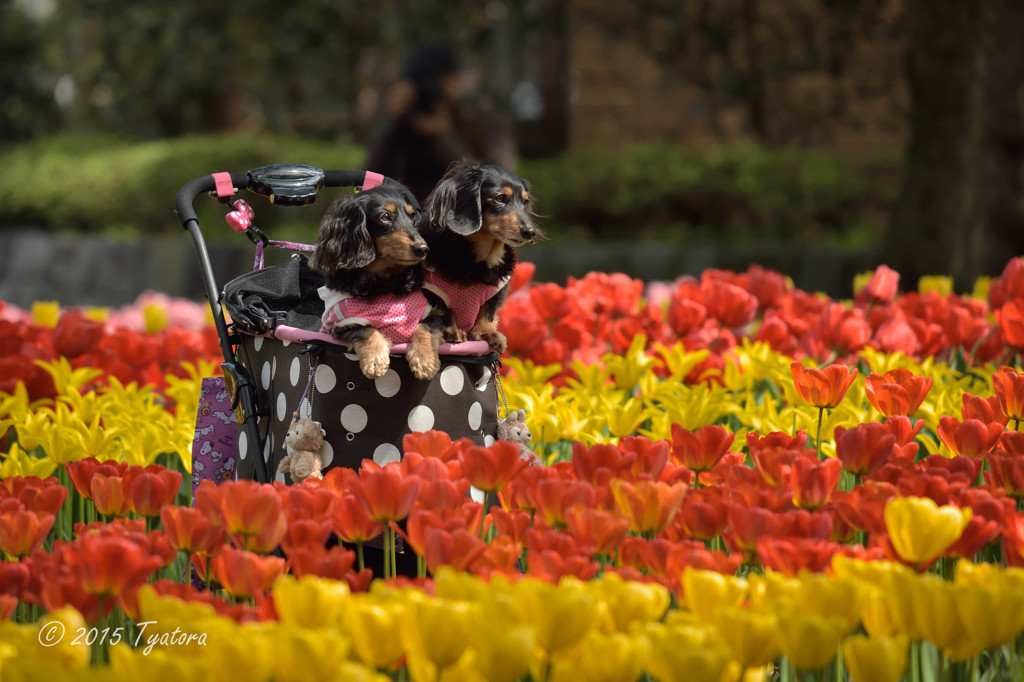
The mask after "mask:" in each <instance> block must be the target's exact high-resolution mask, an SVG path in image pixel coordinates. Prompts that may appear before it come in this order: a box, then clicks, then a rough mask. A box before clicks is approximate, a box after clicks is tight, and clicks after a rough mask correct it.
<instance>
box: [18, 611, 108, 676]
mask: <svg viewBox="0 0 1024 682" xmlns="http://www.w3.org/2000/svg"><path fill="white" fill-rule="evenodd" d="M86 627H87V626H86V623H85V619H84V618H82V614H80V613H79V612H78V611H76V610H75V609H74V607H71V606H64V607H62V608H59V609H56V610H53V611H49V612H47V613H46V614H44V615H43V616H40V618H39V620H38V621H36V625H35V627H34V629H35V631H36V638H35V639H36V641H35V642H32V641H31V640H29V642H28V646H26V647H25V648H26V650H28V651H32V650H35V651H36V652H38V653H37V656H39V658H44V657H45V658H46V659H50V660H53V661H55V662H56V663H58V664H59V665H60V667H62V668H64V669H65V670H82V669H84V668H85V667H86V666H88V665H89V656H90V654H91V651H90V647H88V646H86V645H83V644H82V643H81V641H78V642H77V643H76V642H75V636H76V635H77V634H78V633H79V631H84V630H85V629H86ZM33 645H34V646H33ZM30 655H31V654H30ZM37 660H38V659H37ZM5 679H6V678H5Z"/></svg>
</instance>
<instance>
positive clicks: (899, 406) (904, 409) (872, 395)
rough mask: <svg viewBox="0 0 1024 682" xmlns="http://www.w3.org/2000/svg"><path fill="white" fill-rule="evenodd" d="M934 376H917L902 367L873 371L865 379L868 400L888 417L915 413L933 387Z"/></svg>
mask: <svg viewBox="0 0 1024 682" xmlns="http://www.w3.org/2000/svg"><path fill="white" fill-rule="evenodd" d="M932 381H933V380H932V378H931V377H923V376H916V375H914V374H913V373H911V371H910V370H909V369H906V368H904V367H900V368H897V369H893V370H890V371H888V372H886V373H885V374H878V373H876V372H871V373H870V374H869V375H868V376H867V378H865V380H864V393H865V394H866V395H867V399H868V402H870V403H871V405H872V406H873V407H874V408H875V409H876V410H878V411H879V412H881V413H882V414H883V415H885V416H886V417H892V416H894V415H897V414H904V415H907V416H910V415H913V414H914V412H916V411H917V408H919V407H921V403H922V402H924V399H925V397H926V396H927V395H928V391H930V390H931V387H932Z"/></svg>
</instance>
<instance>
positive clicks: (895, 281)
mask: <svg viewBox="0 0 1024 682" xmlns="http://www.w3.org/2000/svg"><path fill="white" fill-rule="evenodd" d="M899 284H900V273H898V272H896V271H895V270H893V269H892V268H890V267H889V266H888V265H879V266H878V267H877V268H876V269H875V272H874V274H872V275H871V279H870V280H868V283H867V284H865V285H864V288H863V289H861V290H860V291H859V292H858V294H860V295H861V296H863V297H865V298H867V299H869V300H870V301H874V302H876V303H886V302H889V301H891V300H892V299H893V298H894V297H895V296H896V292H897V290H898V288H899Z"/></svg>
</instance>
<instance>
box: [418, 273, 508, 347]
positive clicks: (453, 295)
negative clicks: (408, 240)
mask: <svg viewBox="0 0 1024 682" xmlns="http://www.w3.org/2000/svg"><path fill="white" fill-rule="evenodd" d="M510 279H511V276H509V277H506V278H504V279H502V280H501V281H500V282H498V283H497V284H496V285H494V284H470V285H465V284H458V283H456V282H453V281H451V280H450V279H448V278H446V277H442V276H441V275H439V274H437V273H436V272H433V271H431V270H427V271H426V272H425V273H424V276H423V288H424V289H427V290H429V291H432V292H433V293H435V294H437V295H438V296H440V297H441V300H443V301H444V303H445V305H447V306H448V307H449V308H450V309H451V311H452V312H453V313H454V314H455V324H456V326H457V327H458V328H459V329H461V330H462V331H464V332H468V331H469V330H470V329H472V328H473V325H474V324H476V318H477V316H478V315H479V314H480V308H482V307H483V305H484V303H486V302H487V301H488V299H490V298H491V297H493V296H494V295H495V294H497V293H498V292H499V291H500V290H501V288H502V287H503V286H505V285H506V284H508V281H509V280H510Z"/></svg>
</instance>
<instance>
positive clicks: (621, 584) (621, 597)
mask: <svg viewBox="0 0 1024 682" xmlns="http://www.w3.org/2000/svg"><path fill="white" fill-rule="evenodd" d="M591 584H592V585H593V587H594V589H595V592H596V593H597V595H598V598H599V599H600V600H601V606H602V609H601V610H602V613H603V614H605V616H606V621H607V624H608V630H614V631H618V632H629V631H630V628H631V627H632V626H633V625H635V624H637V623H649V622H654V621H658V620H661V618H662V617H663V616H664V615H665V612H666V611H667V610H668V607H669V604H670V603H671V600H672V596H671V595H670V594H669V591H668V588H666V587H665V586H664V585H660V584H658V583H642V582H638V581H635V580H628V581H627V580H623V579H622V577H621V576H619V575H618V574H616V573H608V574H606V575H604V576H602V578H601V579H600V580H597V581H594V582H593V583H591Z"/></svg>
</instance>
